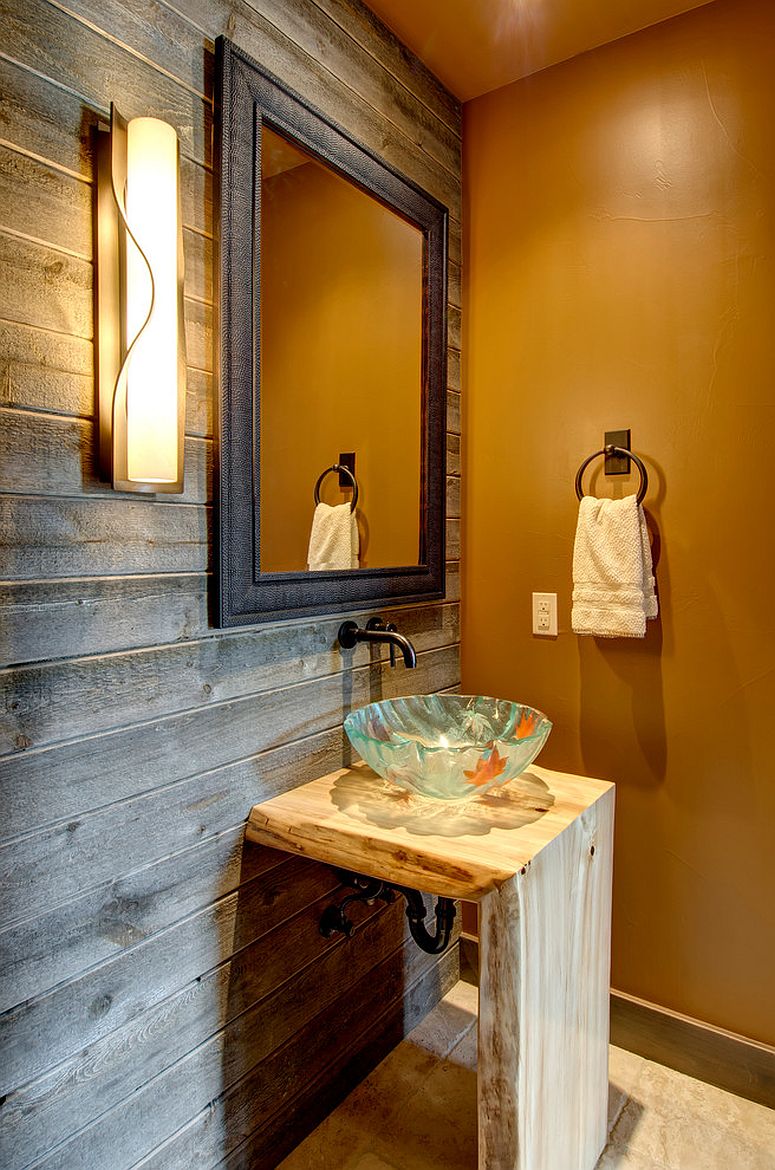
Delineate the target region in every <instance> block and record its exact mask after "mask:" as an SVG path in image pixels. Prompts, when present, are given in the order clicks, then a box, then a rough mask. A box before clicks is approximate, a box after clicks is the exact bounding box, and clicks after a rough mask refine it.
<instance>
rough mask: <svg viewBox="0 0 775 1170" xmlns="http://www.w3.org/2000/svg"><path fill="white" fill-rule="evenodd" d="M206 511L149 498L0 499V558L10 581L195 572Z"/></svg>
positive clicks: (201, 561)
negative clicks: (116, 574)
mask: <svg viewBox="0 0 775 1170" xmlns="http://www.w3.org/2000/svg"><path fill="white" fill-rule="evenodd" d="M210 522H211V516H210V509H209V508H206V507H201V506H197V505H194V504H172V503H160V502H157V501H154V500H152V499H138V500H131V499H128V498H126V497H121V496H116V495H114V496H112V497H111V498H109V499H95V500H89V499H84V498H81V499H78V498H72V499H71V498H67V497H52V498H48V499H47V498H45V497H40V496H4V497H0V558H2V561H3V566H4V568H3V576H4V577H5V578H6V579H8V580H12V581H13V580H17V581H18V580H24V581H26V580H29V579H30V578H41V577H49V578H51V577H86V576H92V575H93V576H97V577H102V576H105V575H106V574H112V573H118V574H131V573H148V572H157V573H201V572H203V571H204V570H206V569H207V568H208V566H209V558H210V553H209V550H210V547H211V544H210V539H209V532H210Z"/></svg>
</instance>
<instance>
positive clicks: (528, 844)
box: [247, 764, 613, 901]
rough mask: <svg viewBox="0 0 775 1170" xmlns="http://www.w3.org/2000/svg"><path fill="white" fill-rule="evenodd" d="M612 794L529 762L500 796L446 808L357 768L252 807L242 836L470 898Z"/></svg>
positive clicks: (601, 783)
mask: <svg viewBox="0 0 775 1170" xmlns="http://www.w3.org/2000/svg"><path fill="white" fill-rule="evenodd" d="M611 788H613V784H610V783H608V782H607V781H605V780H591V779H588V778H586V777H583V776H571V775H567V774H566V773H563V772H550V771H549V770H548V769H547V768H539V767H536V766H535V765H533V766H532V767H531V768H529V769H528V770H527V771H526V772H524V773H523V774H522V776H520V777H519V778H518V779H516V780H512V781H511V782H510V783H509V784H506V785H505V786H504V787H503V788H502V789H496V790H494V791H491V792H489V793H487V794H486V795H484V796H480V797H478V798H476V799H475V800H472V801H468V802H466V803H465V804H457V803H453V802H449V803H446V802H437V801H428V800H424V799H423V798H422V797H419V796H413V795H411V794H410V793H408V792H404V791H403V790H401V789H399V788H396V787H395V786H394V785H389V784H387V783H386V782H385V781H384V780H382V779H380V777H379V776H377V775H376V773H374V772H372V770H371V769H370V768H368V767H367V766H366V765H365V764H356V765H355V766H354V767H352V768H343V769H341V770H340V771H338V772H332V773H331V774H330V775H328V776H322V777H321V778H320V779H319V780H312V781H310V783H308V784H302V785H301V786H300V787H298V788H294V789H292V790H291V791H290V792H284V793H282V795H280V796H275V797H273V798H272V799H271V800H267V801H264V802H263V803H261V804H256V805H254V807H253V808H252V809H251V812H250V818H249V821H248V826H247V837H248V839H249V840H250V841H255V842H257V843H258V844H261V845H271V846H273V847H274V848H276V849H284V850H286V851H287V852H289V853H298V854H301V855H302V856H304V857H310V858H313V859H314V860H316V861H323V862H326V863H327V864H329V865H335V866H340V867H342V868H343V869H350V870H354V871H355V872H357V873H362V874H366V875H368V876H369V877H377V878H384V879H385V880H387V881H392V882H396V883H399V884H401V885H407V886H411V887H413V888H415V889H419V890H423V891H424V892H425V893H429V894H436V895H443V896H445V897H453V898H465V899H467V900H469V901H477V900H478V899H480V898H482V897H483V896H484V895H485V894H487V893H489V892H490V891H491V890H493V889H496V888H499V887H500V886H502V885H503V884H504V883H505V882H507V881H508V880H509V879H510V878H513V877H514V876H515V874H517V873H518V872H520V871H521V870H523V869H524V867H525V866H528V865H529V864H530V863H531V861H532V860H533V858H534V857H536V856H537V854H538V853H540V852H541V850H543V849H545V848H546V846H547V845H549V844H550V843H551V842H552V841H554V840H555V839H556V838H557V837H559V836H560V834H561V833H562V832H563V831H564V830H565V829H567V828H568V826H569V825H570V824H572V823H573V821H575V820H576V818H577V817H580V816H581V817H583V816H584V813H585V812H586V811H587V810H588V809H590V808H591V807H592V805H594V804H595V803H596V802H597V801H598V800H599V799H600V797H601V796H603V795H604V794H605V793H606V792H608V791H609V790H610V789H611Z"/></svg>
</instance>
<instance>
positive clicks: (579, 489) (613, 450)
mask: <svg viewBox="0 0 775 1170" xmlns="http://www.w3.org/2000/svg"><path fill="white" fill-rule="evenodd" d="M601 455H621V456H626V457H627V458H628V459H632V461H633V463H634V464H635V466H636V467H637V468H638V471H639V472H640V487H639V488H638V494H637V496H636V497H635V498H636V500H637V502H638V503H639V504H642V503H643V501H644V500H645V498H646V492H647V491H648V490H649V474H648V472H647V471H646V466H645V464H644V462H643V460H642V459H639V458H638V456H637V455H636V454H635V453H634V452H633V451H630V450H628V449H627V448H626V447H613V446H610V445H609V446H607V447H601V449H600V450H599V451H595V452H594V453H593V454H592V455H589V456H588V457H587V458H586V459H585V460H584V462H583V463H582V465H581V467H580V468H579V469H578V471H577V472H576V495H577V496H578V498H579V499H580V500H583V499H584V488H583V486H582V483H581V480H582V477H583V475H584V472H585V471H586V470H587V468H588V467H589V465H590V463H591V462H592V460H593V459H598V458H599V457H600V456H601Z"/></svg>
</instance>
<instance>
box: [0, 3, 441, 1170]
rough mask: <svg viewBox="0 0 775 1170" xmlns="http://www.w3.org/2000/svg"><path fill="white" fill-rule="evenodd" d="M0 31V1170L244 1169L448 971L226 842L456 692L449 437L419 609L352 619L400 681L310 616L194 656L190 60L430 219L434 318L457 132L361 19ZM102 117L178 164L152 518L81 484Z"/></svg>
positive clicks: (348, 1074) (198, 439)
mask: <svg viewBox="0 0 775 1170" xmlns="http://www.w3.org/2000/svg"><path fill="white" fill-rule="evenodd" d="M0 19H2V24H3V43H2V46H0V93H1V94H2V98H1V100H0V140H1V141H0V206H1V207H2V210H1V211H0V421H2V427H0V541H2V543H1V544H0V548H1V549H2V551H1V552H0V558H2V572H0V578H2V580H1V581H0V663H2V664H3V669H2V670H0V687H2V689H3V697H4V704H3V709H4V712H5V714H4V719H3V722H2V731H1V732H0V738H1V739H2V747H0V807H2V811H3V816H2V818H0V838H1V839H2V840H1V842H0V923H1V924H2V925H0V1043H1V1044H2V1048H3V1061H2V1068H1V1072H0V1086H1V1087H0V1093H2V1094H7V1098H6V1099H5V1100H4V1101H0V1163H2V1165H3V1166H5V1165H8V1166H9V1168H11V1167H13V1170H16V1168H17V1167H19V1168H21V1167H22V1166H27V1165H29V1164H30V1163H33V1164H37V1165H39V1166H48V1167H49V1170H51V1168H53V1167H54V1166H59V1167H62V1168H63V1170H64V1167H67V1170H72V1168H74V1167H76V1166H84V1167H87V1166H88V1167H89V1170H91V1168H92V1167H96V1166H106V1167H107V1166H110V1170H129V1167H130V1166H132V1165H134V1164H136V1163H138V1162H139V1163H140V1164H141V1165H144V1166H151V1165H153V1166H158V1167H159V1168H160V1170H161V1168H162V1167H163V1170H172V1168H173V1167H177V1166H180V1167H184V1166H185V1167H186V1170H188V1168H189V1167H190V1166H198V1167H208V1168H209V1167H214V1166H216V1165H218V1164H220V1163H221V1162H222V1160H223V1159H224V1158H228V1159H229V1160H230V1162H231V1163H232V1164H233V1166H234V1168H235V1170H236V1167H237V1166H239V1165H240V1164H242V1165H244V1166H247V1165H249V1164H251V1163H250V1160H251V1159H253V1161H254V1164H255V1163H257V1162H259V1161H260V1160H263V1164H267V1165H268V1164H271V1159H272V1157H274V1156H275V1154H277V1156H278V1157H279V1156H280V1154H279V1153H278V1151H287V1149H288V1148H289V1144H292V1142H293V1140H294V1135H295V1134H300V1133H301V1130H302V1129H303V1126H304V1125H305V1124H307V1121H308V1119H310V1118H313V1117H315V1116H316V1111H318V1113H317V1115H318V1116H319V1115H320V1110H323V1109H325V1108H326V1104H327V1103H332V1102H333V1100H334V1098H335V1097H336V1094H337V1092H339V1093H342V1092H344V1091H346V1089H347V1088H348V1087H349V1086H351V1085H352V1084H353V1083H354V1079H356V1078H357V1077H359V1076H361V1075H363V1074H364V1073H365V1072H367V1071H369V1069H370V1068H371V1067H372V1065H373V1063H374V1062H375V1061H376V1060H378V1059H379V1058H380V1057H381V1056H382V1055H384V1054H385V1052H386V1051H387V1049H388V1048H389V1047H390V1045H392V1044H394V1043H396V1042H397V1041H398V1040H400V1039H401V1037H402V1036H403V1035H404V1032H405V1030H406V1028H407V1027H410V1026H411V1024H412V1023H413V1022H416V1021H417V1019H419V1017H420V1015H421V1014H423V1013H424V1011H425V1010H427V1009H428V1008H429V1007H430V1006H432V1005H433V1004H434V1003H435V1002H436V1000H437V999H438V997H439V996H440V994H442V992H443V990H444V989H445V988H446V986H448V985H449V982H450V981H451V980H454V978H455V977H456V974H457V948H456V947H455V948H453V952H452V953H451V954H450V955H449V956H446V957H443V958H442V960H441V963H438V962H437V961H435V960H432V959H431V960H429V959H428V958H427V957H424V956H421V955H419V953H417V954H415V952H414V949H413V950H412V951H411V952H409V951H406V952H405V950H404V938H405V934H404V929H405V928H404V923H403V921H402V920H401V919H400V915H398V919H399V920H398V921H396V915H395V914H394V913H393V911H392V910H391V911H389V912H382V911H379V912H374V911H373V910H367V911H365V912H364V916H363V919H362V920H361V919H360V918H359V935H360V940H359V938H358V937H356V939H354V940H353V942H352V943H351V944H350V943H348V944H346V945H345V944H343V943H342V942H341V940H340V942H339V943H337V942H336V941H335V940H334V941H333V942H332V941H331V940H324V939H322V938H321V936H320V935H319V934H318V932H317V928H316V923H317V918H318V917H319V914H320V912H321V909H322V906H323V905H324V904H325V903H326V900H327V898H329V897H330V896H331V893H332V891H333V890H334V888H335V886H336V878H335V875H333V874H332V872H331V871H330V870H329V869H328V868H325V867H320V866H318V865H317V864H315V863H311V862H307V861H306V860H304V859H289V858H288V856H287V855H286V854H279V853H276V852H274V851H271V850H261V849H257V848H256V847H255V846H254V845H250V846H248V847H246V846H245V843H244V821H245V817H246V815H247V811H248V809H249V808H250V806H251V805H252V804H253V803H255V802H256V800H258V799H261V798H264V797H269V796H273V795H276V794H278V793H280V792H282V791H285V790H286V789H288V788H289V787H292V786H293V785H295V784H298V783H299V782H304V781H306V780H309V779H312V778H314V777H315V776H319V775H321V774H322V773H324V772H329V771H332V770H334V769H336V768H339V767H342V766H343V765H345V764H347V763H348V762H349V759H350V749H349V745H348V744H347V743H346V741H345V739H344V737H343V734H342V728H341V723H342V719H343V716H344V714H346V713H347V711H348V710H350V709H351V708H352V707H353V706H359V705H361V704H363V703H365V702H368V701H370V700H373V699H377V698H379V697H381V696H382V695H397V694H399V693H402V692H404V691H405V690H406V688H407V685H408V684H409V683H410V684H411V686H412V687H413V688H414V689H416V690H418V691H432V690H449V689H454V688H455V687H456V686H457V685H458V683H459V677H460V675H459V648H458V643H459V607H458V605H457V600H458V598H459V563H458V557H459V530H460V521H459V519H458V518H457V516H456V515H454V516H453V515H452V513H457V512H458V511H459V508H458V503H457V501H458V498H459V494H458V490H459V483H458V482H457V480H456V477H457V475H458V473H459V435H460V425H461V424H460V411H459V394H457V393H456V392H455V391H449V392H448V394H447V399H448V402H449V404H450V409H449V424H448V430H449V440H448V441H449V443H450V446H449V448H448V450H449V453H450V469H451V474H452V477H453V478H455V482H454V483H453V482H451V483H450V484H449V500H450V506H451V508H450V511H451V515H450V520H449V533H450V537H451V543H450V547H449V561H450V563H449V565H448V577H447V583H448V591H447V597H448V601H447V603H446V604H445V603H439V604H436V603H434V604H425V605H421V606H412V607H409V608H402V609H396V608H393V609H391V610H389V611H387V610H386V611H383V612H385V614H386V616H387V615H388V613H389V615H390V617H391V618H392V620H394V621H396V622H397V624H398V625H399V627H400V628H401V629H402V630H405V631H406V632H407V633H409V635H410V636H411V637H412V638H413V640H414V641H415V642H416V644H417V646H418V649H419V650H420V653H419V657H418V668H417V670H416V672H415V673H414V674H413V675H412V676H411V679H409V677H408V676H407V675H405V673H404V672H403V671H402V670H396V671H393V672H391V671H390V670H389V668H388V667H387V665H386V662H385V660H384V658H383V657H381V656H379V655H374V656H373V657H372V656H371V655H369V654H368V653H366V654H361V653H358V654H356V655H355V656H353V657H351V658H347V659H344V658H343V657H342V656H341V655H340V654H339V652H338V650H337V649H336V647H335V636H336V628H337V627H338V622H336V621H335V620H334V619H330V620H329V619H321V620H319V621H308V622H300V623H299V622H295V623H292V624H289V625H286V626H282V625H280V624H276V625H273V626H267V627H266V628H264V629H262V630H261V631H260V634H259V631H256V630H244V631H240V632H239V633H238V634H232V633H230V634H221V633H219V632H217V631H216V630H214V628H213V626H212V625H211V621H210V613H209V610H210V604H211V595H210V590H211V584H210V578H209V569H210V566H211V564H212V500H213V482H212V471H211V464H212V442H211V440H212V438H213V434H214V429H215V428H214V416H215V411H214V390H213V373H212V371H213V307H212V296H213V292H212V290H213V260H212V249H213V234H214V233H213V202H212V201H213V176H212V153H211V138H212V72H213V42H214V40H215V37H216V36H217V35H219V34H220V33H222V32H224V33H226V34H227V35H230V36H232V37H233V39H235V40H236V41H237V43H238V44H240V45H241V47H242V48H244V49H245V50H246V51H247V52H248V53H250V54H251V55H253V56H256V57H258V58H260V59H261V60H262V61H263V62H264V63H265V64H267V65H268V67H269V68H270V69H272V70H273V71H274V72H275V73H277V75H278V76H280V78H281V79H282V80H285V81H286V82H287V83H288V84H290V85H291V86H293V87H294V88H296V89H299V90H301V91H302V92H303V93H304V95H305V96H306V97H308V98H309V99H310V100H312V101H313V102H315V103H316V104H317V105H319V106H320V107H321V108H322V109H323V111H324V112H325V113H327V114H328V115H329V116H331V117H333V118H334V120H336V121H337V122H338V123H339V124H340V125H342V126H343V127H344V128H345V129H346V130H347V131H348V132H349V133H351V134H352V135H353V137H355V138H356V139H358V140H359V141H361V142H363V143H364V144H365V145H366V146H367V147H368V148H369V149H370V150H373V151H374V152H375V153H377V154H378V155H380V156H381V157H382V158H384V159H386V160H387V161H388V162H389V163H390V165H391V166H393V167H395V168H396V169H397V170H399V171H400V172H401V173H402V174H403V175H405V176H406V177H407V178H408V179H410V180H411V181H412V182H414V183H416V184H418V185H419V186H420V187H422V188H424V189H425V190H428V191H430V192H431V193H432V194H435V195H436V197H437V198H439V199H441V200H442V202H446V203H448V204H449V205H450V206H452V207H453V208H454V215H455V220H454V222H453V223H452V225H451V233H450V266H449V303H450V305H451V306H452V308H453V310H459V308H460V305H461V299H460V292H461V290H460V268H459V263H460V228H459V216H460V211H459V208H460V175H459V159H460V129H461V118H460V107H459V104H458V103H457V102H456V101H455V100H454V99H453V98H452V97H451V96H450V95H449V94H448V93H447V92H446V91H445V90H444V89H443V87H442V86H440V85H439V84H438V82H436V81H435V79H434V78H432V77H431V76H430V75H429V74H428V72H427V70H425V69H424V68H423V67H422V66H421V65H420V63H419V62H417V61H416V60H415V59H414V58H413V57H412V56H411V54H409V53H407V52H406V50H405V49H404V48H403V46H401V45H400V44H399V43H398V42H397V41H396V39H395V37H393V35H392V34H390V33H389V32H388V31H387V30H386V29H384V28H383V27H382V26H381V25H379V23H378V22H377V21H376V19H375V18H374V17H373V16H372V15H371V14H370V13H369V12H368V10H367V9H366V8H365V7H364V6H363V5H362V4H361V3H360V0H319V2H318V0H291V2H289V3H285V0H283V2H282V3H280V0H255V2H253V3H248V0H212V2H208V3H203V2H202V0H181V2H180V3H177V2H172V0H170V2H167V0H72V3H70V2H68V3H66V4H65V3H60V2H59V0H24V2H22V0H0ZM111 100H113V101H115V102H116V103H117V104H118V105H119V107H120V108H121V109H122V111H123V112H124V113H125V114H127V115H128V116H134V115H139V114H149V115H156V116H159V117H161V118H164V119H165V120H167V121H169V122H171V123H172V124H173V125H174V126H175V128H176V129H177V131H178V133H179V135H180V140H181V146H182V159H181V195H182V205H183V219H184V225H185V233H184V247H185V252H186V269H187V273H186V294H187V296H186V301H185V324H186V336H187V344H188V378H187V380H188V395H187V422H186V430H187V451H186V464H187V479H186V492H185V494H184V495H183V496H182V497H180V499H179V500H177V501H163V502H157V501H155V500H153V499H152V498H149V499H146V500H136V499H134V500H133V499H131V498H127V497H122V496H120V495H117V494H115V493H113V492H110V491H108V490H106V489H105V486H104V485H103V484H101V483H100V481H99V480H97V479H96V478H95V475H94V468H93V456H92V446H93V433H92V418H93V410H94V385H93V349H92V331H93V320H92V275H93V271H92V264H91V249H92V221H91V214H92V213H91V197H92V179H93V159H92V144H91V133H92V128H93V127H94V125H95V124H96V123H97V122H98V121H99V120H104V119H105V117H106V115H107V113H108V109H109V105H110V102H111ZM459 337H460V328H459V317H458V316H457V315H456V314H455V315H454V317H453V318H452V328H451V330H450V342H451V343H452V344H453V345H454V346H455V347H456V346H457V344H459ZM455 370H456V358H453V359H452V371H453V372H452V383H453V384H456V373H455ZM369 612H370V611H369V610H368V609H367V610H366V611H365V612H364V613H363V618H364V620H365V617H366V616H367V615H368V613H369ZM361 942H362V943H363V945H362V947H361V946H360V943H361ZM355 948H359V949H358V950H357V951H356V950H355ZM383 975H384V979H383ZM380 980H382V982H380ZM339 1020H346V1021H347V1026H346V1027H345V1028H342V1027H341V1026H339V1024H338V1023H337V1021H339ZM315 1045H318V1047H315Z"/></svg>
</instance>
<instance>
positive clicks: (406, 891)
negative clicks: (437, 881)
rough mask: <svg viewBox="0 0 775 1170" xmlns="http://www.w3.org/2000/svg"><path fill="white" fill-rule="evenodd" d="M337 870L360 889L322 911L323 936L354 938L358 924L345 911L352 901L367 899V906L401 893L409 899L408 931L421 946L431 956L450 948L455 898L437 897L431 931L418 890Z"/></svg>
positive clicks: (389, 899) (393, 899) (392, 899)
mask: <svg viewBox="0 0 775 1170" xmlns="http://www.w3.org/2000/svg"><path fill="white" fill-rule="evenodd" d="M337 872H338V876H339V877H340V878H341V879H342V881H343V882H344V884H345V885H348V886H351V887H353V888H354V889H355V890H356V891H357V892H356V893H354V894H348V895H347V897H346V898H343V899H342V901H341V902H338V903H337V902H334V903H332V904H331V905H330V906H327V907H326V909H325V910H324V911H323V914H322V916H321V919H320V933H321V934H322V935H323V937H324V938H331V936H332V935H334V934H344V935H346V937H347V938H352V934H353V931H354V929H355V925H354V923H353V922H352V920H351V919H350V918H348V916H347V913H346V911H347V907H348V906H350V905H352V903H353V902H364V903H366V905H372V904H373V903H374V902H377V901H379V902H385V903H390V902H395V900H396V895H397V894H400V895H401V896H402V897H403V898H404V899H405V900H406V917H407V918H408V920H409V933H410V934H411V936H412V938H413V939H414V941H415V942H416V943H417V945H418V947H420V948H421V950H423V951H425V952H426V953H427V954H429V955H440V954H441V953H442V951H445V950H446V949H447V947H448V946H449V940H450V936H451V934H452V927H453V926H454V923H455V913H456V910H455V901H454V899H453V898H438V899H437V901H436V910H435V915H436V932H435V934H431V932H430V931H429V930H428V928H427V927H426V925H425V918H426V915H427V911H426V909H425V899H424V898H423V896H422V894H421V893H420V891H419V890H412V889H410V888H409V887H408V886H395V885H392V884H391V883H390V882H383V881H380V880H379V879H378V878H367V877H363V876H362V875H361V874H357V873H350V872H349V871H347V870H339V871H337Z"/></svg>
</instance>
